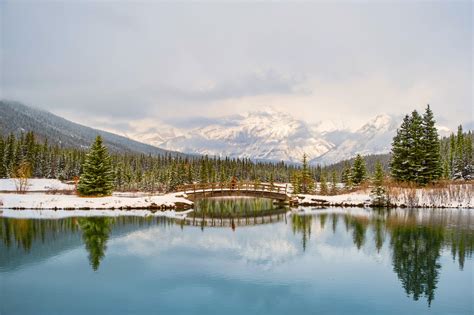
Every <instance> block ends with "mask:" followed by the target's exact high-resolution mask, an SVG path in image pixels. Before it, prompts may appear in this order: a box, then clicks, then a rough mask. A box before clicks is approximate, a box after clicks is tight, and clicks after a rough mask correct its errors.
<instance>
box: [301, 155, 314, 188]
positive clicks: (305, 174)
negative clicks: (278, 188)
mask: <svg viewBox="0 0 474 315" xmlns="http://www.w3.org/2000/svg"><path fill="white" fill-rule="evenodd" d="M313 189H314V182H313V179H312V177H311V173H310V171H309V167H308V159H307V156H306V153H305V154H303V165H302V168H301V192H302V193H303V194H307V193H309V192H310V191H312V190H313Z"/></svg>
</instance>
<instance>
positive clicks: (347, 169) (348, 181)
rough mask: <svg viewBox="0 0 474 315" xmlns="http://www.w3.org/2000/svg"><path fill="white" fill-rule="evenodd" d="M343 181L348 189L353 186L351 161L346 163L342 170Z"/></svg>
mask: <svg viewBox="0 0 474 315" xmlns="http://www.w3.org/2000/svg"><path fill="white" fill-rule="evenodd" d="M342 183H343V184H344V187H345V188H346V189H351V188H352V178H351V166H350V165H349V163H346V164H345V165H344V170H343V171H342Z"/></svg>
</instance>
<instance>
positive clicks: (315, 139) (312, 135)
mask: <svg viewBox="0 0 474 315" xmlns="http://www.w3.org/2000/svg"><path fill="white" fill-rule="evenodd" d="M401 119H402V117H401V116H391V115H387V114H380V115H377V116H375V117H373V118H372V119H370V120H369V121H367V122H366V123H365V124H363V125H362V126H360V127H359V128H356V129H351V128H347V127H345V126H344V125H342V124H337V123H334V122H331V121H323V122H320V123H316V124H309V123H307V122H305V121H303V120H299V119H296V118H294V117H293V116H292V115H290V114H288V113H285V112H281V111H277V110H274V109H272V108H265V109H261V110H255V111H250V112H247V113H245V114H241V115H232V116H225V117H220V118H216V119H206V120H203V122H202V123H201V124H200V125H199V124H197V125H196V126H195V127H193V128H190V129H186V128H177V127H175V126H170V125H166V124H164V123H154V124H153V127H146V126H145V127H144V126H140V128H138V129H137V128H135V129H133V128H132V130H131V131H128V132H127V133H125V132H123V131H117V133H121V134H122V135H118V134H114V133H111V132H106V131H102V130H98V129H93V128H90V127H86V126H83V125H80V124H77V123H74V122H71V121H69V120H66V119H64V118H61V117H59V116H56V115H54V114H52V113H49V112H47V111H43V110H39V109H35V108H32V107H29V106H26V105H23V104H21V103H19V102H13V101H0V132H1V133H2V134H8V133H15V134H19V133H20V132H25V131H29V130H33V131H35V133H36V134H37V135H38V136H39V137H40V138H48V141H50V142H52V143H56V144H58V145H61V146H66V147H68V146H69V147H83V148H86V147H89V145H90V143H91V142H92V140H93V139H94V138H95V136H96V135H101V136H102V137H103V138H104V142H105V143H106V145H107V146H108V147H109V148H110V149H111V150H112V151H115V152H138V153H144V154H154V155H157V154H165V153H173V154H178V153H177V152H181V153H184V154H193V155H209V156H220V157H230V158H251V159H254V160H261V161H285V162H290V163H299V162H301V159H302V156H303V154H304V153H306V155H307V156H308V159H309V162H310V164H312V165H316V164H322V165H329V164H333V163H337V162H339V161H343V160H347V159H350V158H352V157H354V156H355V155H356V154H362V155H371V154H384V153H388V152H389V151H390V146H391V142H392V138H393V136H394V135H395V133H396V129H397V128H398V126H399V125H400V122H401ZM156 126H158V127H156ZM438 130H439V131H440V133H441V135H446V133H447V132H448V131H449V129H447V128H444V127H438Z"/></svg>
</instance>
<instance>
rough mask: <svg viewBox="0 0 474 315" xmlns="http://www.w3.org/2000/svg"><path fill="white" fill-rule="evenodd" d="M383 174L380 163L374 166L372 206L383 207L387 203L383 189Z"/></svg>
mask: <svg viewBox="0 0 474 315" xmlns="http://www.w3.org/2000/svg"><path fill="white" fill-rule="evenodd" d="M384 176H385V175H384V172H383V167H382V164H381V163H380V161H377V164H376V165H375V176H374V181H373V184H374V187H373V188H372V191H371V195H372V204H373V205H374V206H378V207H380V206H383V205H385V204H386V203H387V197H386V191H385V188H384V186H383V185H384Z"/></svg>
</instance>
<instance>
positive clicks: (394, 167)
mask: <svg viewBox="0 0 474 315" xmlns="http://www.w3.org/2000/svg"><path fill="white" fill-rule="evenodd" d="M409 129H410V116H408V115H406V116H405V118H403V122H402V125H401V126H400V128H399V129H398V130H397V134H396V135H395V137H394V138H393V142H392V159H391V161H390V170H391V173H392V177H393V178H394V179H396V180H399V181H407V180H408V179H409V178H408V177H409V172H408V156H409V150H410V148H409V141H410V140H409V139H410V136H409Z"/></svg>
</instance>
